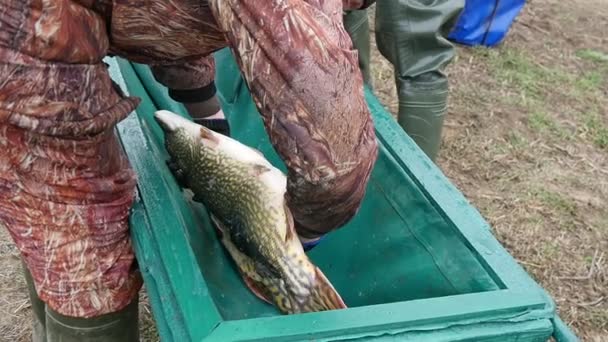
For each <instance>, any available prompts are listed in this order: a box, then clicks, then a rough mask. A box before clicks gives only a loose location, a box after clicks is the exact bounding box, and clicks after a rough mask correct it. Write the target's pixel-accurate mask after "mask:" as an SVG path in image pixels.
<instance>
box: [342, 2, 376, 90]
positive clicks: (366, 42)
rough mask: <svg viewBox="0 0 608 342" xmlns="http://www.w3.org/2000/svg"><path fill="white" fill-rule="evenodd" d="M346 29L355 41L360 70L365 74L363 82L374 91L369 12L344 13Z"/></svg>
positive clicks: (354, 11)
mask: <svg viewBox="0 0 608 342" xmlns="http://www.w3.org/2000/svg"><path fill="white" fill-rule="evenodd" d="M343 21H344V28H345V29H346V32H348V35H349V36H350V39H351V40H352V41H353V45H354V48H355V50H357V52H358V54H359V68H360V69H361V73H362V74H363V82H365V84H367V85H368V86H369V87H370V89H373V84H372V83H373V82H372V78H371V70H370V49H371V43H370V36H369V19H368V17H367V10H365V9H362V10H353V11H348V12H345V13H344V16H343Z"/></svg>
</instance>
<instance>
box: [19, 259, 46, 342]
mask: <svg viewBox="0 0 608 342" xmlns="http://www.w3.org/2000/svg"><path fill="white" fill-rule="evenodd" d="M21 267H22V268H23V273H24V276H25V282H26V284H27V291H28V293H29V297H30V304H31V305H32V313H33V315H32V316H33V317H32V318H33V321H34V324H33V327H32V341H33V342H46V324H45V322H46V317H45V313H44V312H45V307H46V305H45V304H44V302H43V301H42V300H41V299H40V297H38V293H37V292H36V286H35V285H34V280H33V279H32V274H31V273H30V271H29V269H28V268H27V265H26V264H25V262H23V260H22V261H21Z"/></svg>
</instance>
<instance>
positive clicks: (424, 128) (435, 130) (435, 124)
mask: <svg viewBox="0 0 608 342" xmlns="http://www.w3.org/2000/svg"><path fill="white" fill-rule="evenodd" d="M397 82H398V83H397V84H398V85H397V88H398V92H399V114H398V116H397V121H398V122H399V125H400V126H401V127H403V129H404V130H405V132H406V133H407V134H408V135H409V136H410V137H411V138H412V139H413V140H414V141H415V142H416V144H417V145H418V147H420V149H421V150H423V151H424V153H425V154H426V155H427V156H428V157H429V158H430V159H431V160H433V161H434V160H435V159H436V158H437V153H438V152H439V147H440V144H441V131H442V129H443V119H444V117H445V115H446V113H447V99H448V81H447V79H446V78H445V77H444V76H443V75H441V74H439V73H426V74H423V75H420V76H418V77H416V78H414V79H401V78H400V79H398V80H397Z"/></svg>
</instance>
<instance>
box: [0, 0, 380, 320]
mask: <svg viewBox="0 0 608 342" xmlns="http://www.w3.org/2000/svg"><path fill="white" fill-rule="evenodd" d="M348 2H349V3H350V2H352V3H358V1H356V0H351V1H348ZM341 10H342V2H341V1H340V0H333V1H332V0H325V1H320V0H272V1H259V0H211V1H209V4H208V3H207V2H206V1H201V0H167V1H161V0H150V1H141V0H113V1H112V0H97V1H95V0H87V1H82V0H78V1H77V0H54V1H44V2H39V1H34V0H0V148H1V152H0V225H4V226H6V227H7V229H8V230H9V232H10V233H11V236H12V238H13V239H14V241H15V243H16V244H17V246H18V248H19V250H20V251H21V253H22V256H23V259H24V261H25V263H26V265H27V267H28V269H29V270H30V272H31V274H32V278H33V280H34V282H35V285H36V291H37V293H38V295H39V296H40V298H41V299H42V300H43V301H44V302H45V303H47V305H48V306H49V307H50V308H52V309H53V310H56V311H57V312H59V313H61V314H64V315H67V316H76V317H91V316H97V315H101V314H104V313H108V312H113V311H117V310H120V309H122V308H124V307H125V306H127V305H128V304H129V303H130V302H131V301H132V299H133V298H134V296H136V294H137V292H138V290H139V288H140V287H141V278H140V276H139V274H138V273H137V271H136V266H135V264H136V263H135V259H134V255H133V251H132V247H131V241H130V239H129V234H128V216H129V209H130V207H131V204H132V201H133V192H134V187H135V185H136V180H135V175H134V174H133V172H132V171H131V168H130V165H129V163H128V160H127V159H126V158H125V156H124V154H123V151H122V150H121V148H120V146H119V143H118V140H117V137H116V136H115V134H114V128H115V126H116V124H117V123H118V122H119V121H121V120H122V119H123V118H125V116H126V115H128V113H130V112H131V111H133V110H134V109H135V108H136V106H137V104H138V101H139V100H138V99H136V98H131V97H126V96H124V95H123V94H121V93H120V91H119V89H117V88H116V87H115V86H114V84H113V82H112V81H111V79H110V77H109V76H108V73H107V68H106V66H105V65H104V64H103V62H102V59H103V58H104V57H105V56H106V55H108V54H109V53H111V54H116V55H118V56H122V57H125V58H128V59H130V60H132V61H136V62H140V63H147V64H149V65H152V66H153V67H154V68H155V75H156V77H157V78H158V79H159V80H160V81H161V82H162V83H163V84H165V85H167V86H168V87H170V88H174V89H177V90H188V89H198V88H201V87H205V86H207V85H209V83H210V82H211V80H212V79H213V60H212V59H211V58H210V57H209V56H210V54H211V53H212V52H213V51H215V50H217V49H219V48H222V47H225V46H229V47H231V48H232V49H233V51H234V52H235V55H236V56H237V61H238V62H239V65H240V66H241V70H242V73H243V75H244V77H245V79H246V81H247V83H248V85H249V87H250V89H251V91H252V94H253V97H254V100H255V103H256V105H257V107H258V109H259V110H260V113H261V114H262V117H263V119H264V123H265V126H266V129H267V131H268V133H269V135H270V139H271V141H272V143H273V144H274V146H275V148H276V149H277V151H278V153H279V154H280V155H281V157H282V158H283V159H284V161H285V162H286V164H287V166H288V169H289V175H288V176H289V183H288V190H289V198H288V201H289V205H290V206H291V207H292V208H293V214H294V218H295V220H296V222H297V227H298V232H299V233H300V234H301V235H303V236H307V237H314V236H317V235H319V234H323V233H325V232H327V231H329V230H332V229H336V228H338V227H340V226H341V225H343V224H344V223H345V222H346V221H348V220H349V219H350V218H351V217H352V216H353V215H354V213H355V212H356V211H357V209H358V207H359V205H360V201H361V199H362V197H363V194H364V191H365V185H366V183H367V180H368V178H369V175H370V172H371V168H372V165H373V163H374V161H375V158H376V153H377V151H376V140H375V136H374V130H373V125H372V121H371V118H370V114H369V111H368V109H367V106H366V104H365V101H364V98H363V92H362V79H361V76H360V73H359V72H358V71H357V55H356V52H354V51H353V50H352V45H351V42H350V40H349V39H348V36H347V34H346V32H345V31H344V30H343V29H342V25H339V23H340V22H341V20H342V18H341ZM262 24H263V26H261V25H262ZM265 28H272V30H271V31H269V30H266V29H265ZM183 74H188V77H184V78H182V77H179V75H183ZM176 75H177V77H176ZM181 95H182V96H183V95H184V94H181Z"/></svg>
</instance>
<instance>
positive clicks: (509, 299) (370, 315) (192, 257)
mask: <svg viewBox="0 0 608 342" xmlns="http://www.w3.org/2000/svg"><path fill="white" fill-rule="evenodd" d="M114 63H115V64H114V65H116V66H118V67H119V69H120V70H119V71H120V72H119V73H117V72H116V70H114V74H113V77H114V78H115V79H116V78H119V79H121V80H122V83H121V82H119V84H120V85H121V87H123V89H127V90H128V92H129V93H130V94H132V95H134V96H138V97H140V98H142V99H143V102H142V105H140V106H139V107H138V109H137V111H136V113H135V115H132V116H131V117H129V118H128V119H127V120H125V122H123V123H121V125H120V129H119V132H120V135H121V138H122V140H123V144H124V147H125V150H126V151H127V153H128V155H129V158H130V160H131V162H132V164H133V166H134V169H135V170H136V171H137V172H138V174H139V175H140V184H139V191H140V196H141V208H143V210H144V211H145V213H146V215H145V216H144V217H145V220H143V219H142V218H141V217H142V214H141V213H137V212H134V215H132V216H133V218H132V224H133V225H135V224H136V223H137V222H139V223H140V224H141V226H142V227H147V228H145V229H143V228H138V227H134V228H133V233H132V234H133V236H134V244H135V247H136V253H137V257H138V260H139V261H140V265H142V268H143V270H144V279H145V280H146V284H148V283H151V284H153V286H151V287H149V288H148V290H149V293H150V297H151V298H152V299H153V300H152V304H153V308H154V307H156V308H154V310H155V317H157V319H158V320H159V321H160V322H161V323H160V324H161V326H163V327H162V328H161V329H160V330H161V336H163V338H166V340H167V341H170V340H176V341H177V340H179V341H182V340H184V341H203V340H204V341H237V340H238V341H287V340H290V341H291V340H310V339H315V340H346V339H359V340H361V339H363V340H372V339H373V340H378V341H388V340H396V341H397V340H403V338H411V337H413V336H416V337H417V338H418V337H419V338H421V340H429V341H442V340H446V341H447V340H454V341H469V340H475V341H477V340H479V341H494V340H501V341H515V340H517V341H540V340H543V338H544V339H545V340H546V338H548V336H550V335H551V334H552V333H553V332H556V333H557V332H561V331H564V332H565V333H563V334H561V335H560V336H566V337H565V338H564V339H562V340H563V341H576V337H574V335H568V334H567V332H569V330H568V329H567V327H565V326H560V325H559V324H558V323H559V322H560V321H559V319H558V318H557V320H556V319H555V318H556V317H557V316H556V315H555V305H554V303H553V302H552V300H551V299H550V297H549V296H548V295H547V293H546V292H545V291H544V290H543V289H542V288H541V287H540V286H538V284H536V283H535V282H534V281H533V280H532V279H531V278H530V277H529V276H528V275H527V273H526V272H525V271H524V270H523V269H522V268H521V267H520V266H519V265H518V264H517V263H516V262H515V260H514V259H513V258H512V257H511V256H510V255H509V254H508V253H507V251H506V250H505V249H504V248H502V246H500V244H499V243H498V241H496V239H495V238H494V237H493V236H492V234H491V232H490V230H489V227H488V225H487V223H486V222H485V221H484V220H483V218H482V217H481V215H480V214H479V213H478V212H477V211H476V210H475V209H474V208H473V207H472V206H471V205H470V204H469V203H468V202H467V201H466V200H465V198H464V196H463V195H462V194H461V193H460V192H459V191H458V190H457V189H456V188H455V187H454V186H453V185H451V184H450V182H449V181H448V180H447V179H446V178H445V176H444V175H443V174H442V173H441V172H440V170H439V169H437V168H436V167H435V166H434V165H433V164H432V163H431V161H430V160H429V159H428V158H427V157H426V155H425V154H424V153H422V151H420V150H419V149H418V148H417V146H416V145H415V143H414V142H413V141H412V140H411V139H410V138H409V137H408V136H407V135H406V134H405V133H404V132H403V131H402V130H401V129H399V126H398V125H397V123H396V122H395V121H394V119H393V118H392V117H391V116H390V114H389V113H388V112H387V111H386V110H384V108H383V107H382V106H381V105H380V103H379V102H378V101H377V99H376V98H375V97H374V96H373V94H372V93H371V92H370V91H369V90H368V91H366V94H365V95H366V100H367V101H368V104H369V106H370V110H371V112H372V115H373V119H374V123H375V125H376V131H377V136H378V139H379V142H380V156H379V159H378V162H377V164H376V166H375V168H374V171H373V173H372V179H371V180H370V184H369V186H368V190H367V194H366V198H365V200H364V202H363V204H362V207H361V210H360V212H359V213H358V214H357V216H356V217H355V218H354V219H353V221H352V222H350V223H349V224H348V225H347V226H345V227H344V228H342V229H341V230H339V231H337V232H335V233H332V234H330V235H329V236H328V237H327V239H326V240H324V241H323V243H322V244H321V245H319V246H318V247H317V248H316V249H315V250H313V251H312V252H311V253H310V256H311V258H312V259H313V261H314V262H315V263H316V264H318V265H319V266H320V267H321V268H322V269H323V270H324V272H325V273H326V274H327V275H328V277H329V278H330V280H331V281H332V283H334V285H335V286H336V288H337V289H338V291H340V293H341V294H342V296H343V298H344V299H345V301H346V303H347V304H348V305H349V309H347V310H340V311H333V312H321V313H311V314H305V315H292V316H282V315H279V313H278V312H277V311H276V310H275V309H274V308H273V307H272V306H270V305H267V304H265V303H263V302H261V301H260V300H258V299H257V298H256V297H255V296H253V294H251V293H250V291H249V290H248V289H247V288H246V287H244V286H243V284H242V281H241V280H240V278H239V277H238V274H237V272H236V270H235V268H234V265H232V262H231V260H230V258H229V257H228V255H227V254H226V253H225V251H224V250H223V248H222V246H221V245H220V244H219V242H218V241H217V238H216V237H215V235H214V232H213V229H212V228H211V225H210V224H209V219H208V214H207V212H206V210H205V208H204V207H203V206H202V205H200V204H198V203H193V202H191V201H190V200H189V196H188V195H187V194H185V193H183V192H182V191H181V190H180V189H179V188H178V187H177V185H176V184H175V181H174V180H173V178H172V177H171V175H170V173H169V172H168V170H167V168H166V166H165V165H164V159H165V158H166V151H164V147H163V138H164V137H163V134H162V130H160V128H159V127H158V125H157V124H156V123H155V121H154V120H153V118H152V114H153V112H154V110H156V109H169V110H172V111H174V112H177V113H179V114H181V115H183V116H185V117H188V115H187V114H186V112H185V110H184V108H183V106H181V105H179V104H177V103H175V102H173V101H172V100H171V99H170V98H169V97H168V96H167V91H166V89H165V88H164V87H161V86H160V85H159V84H158V83H156V81H155V80H154V79H153V77H152V75H151V73H150V70H149V68H148V67H146V66H143V65H138V64H130V63H128V62H126V61H124V60H118V63H116V62H114ZM216 65H217V68H218V69H217V72H216V74H217V77H216V85H217V87H218V90H219V96H220V99H221V102H222V108H223V109H224V112H225V113H226V115H227V117H228V119H229V121H230V124H231V130H232V131H233V133H234V137H235V138H236V139H238V140H240V141H241V142H243V143H245V144H248V145H250V146H252V147H255V148H257V149H259V150H260V151H261V152H262V153H264V154H265V156H266V157H267V158H268V159H269V160H270V161H271V162H272V163H273V164H274V165H276V166H277V167H279V168H281V169H283V170H284V169H285V167H284V165H283V163H282V162H281V160H280V158H278V156H277V154H276V152H275V151H274V149H273V148H272V146H271V144H270V143H269V141H268V137H267V135H266V134H265V131H264V129H263V126H262V121H261V119H260V117H259V114H258V113H257V110H256V108H255V106H254V104H253V102H252V101H251V97H250V94H249V92H248V90H247V87H246V84H245V83H244V82H243V80H242V78H241V77H240V73H239V72H238V68H237V67H236V63H235V62H234V59H233V58H232V56H231V55H230V52H229V51H228V50H222V51H220V52H218V53H217V54H216ZM137 146H140V147H137ZM138 203H140V202H138ZM143 221H146V223H145V224H142V223H141V222H143ZM150 269H152V270H154V271H155V272H149V271H148V270H150ZM154 298H157V299H154ZM158 298H161V299H158ZM176 314H178V315H179V316H180V317H181V318H179V319H176V316H175V315H176ZM564 329H565V330H564ZM163 331H164V332H163ZM167 331H169V332H167ZM180 332H185V334H186V335H187V338H186V339H184V338H183V335H181V339H180V338H176V337H175V336H178V335H179V333H180ZM433 338H436V339H435V340H434V339H433ZM560 341H561V340H560Z"/></svg>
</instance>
